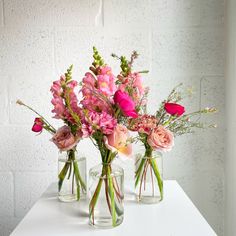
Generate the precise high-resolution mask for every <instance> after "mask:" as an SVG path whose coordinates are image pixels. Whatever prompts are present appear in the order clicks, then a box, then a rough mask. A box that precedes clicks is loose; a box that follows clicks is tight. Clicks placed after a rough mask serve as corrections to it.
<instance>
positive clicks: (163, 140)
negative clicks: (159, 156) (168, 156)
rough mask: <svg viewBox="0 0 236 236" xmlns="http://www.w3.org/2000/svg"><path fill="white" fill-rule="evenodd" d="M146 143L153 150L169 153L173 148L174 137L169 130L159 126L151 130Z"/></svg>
mask: <svg viewBox="0 0 236 236" xmlns="http://www.w3.org/2000/svg"><path fill="white" fill-rule="evenodd" d="M147 142H148V144H149V145H150V146H151V147H152V148H153V149H157V150H161V151H170V150H171V149H172V147H173V146H174V136H173V134H172V133H171V132H170V131H169V130H167V129H165V128H164V127H163V126H160V125H159V126H157V127H156V128H154V129H153V130H152V132H151V133H150V135H149V136H148V138H147Z"/></svg>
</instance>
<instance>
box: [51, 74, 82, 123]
mask: <svg viewBox="0 0 236 236" xmlns="http://www.w3.org/2000/svg"><path fill="white" fill-rule="evenodd" d="M77 85H78V82H77V81H75V80H70V81H69V82H66V78H65V76H64V75H62V76H61V77H60V79H59V80H57V81H54V82H53V84H52V86H51V89H50V91H51V92H52V94H53V99H52V100H51V103H52V104H53V106H54V109H53V110H52V112H53V113H55V115H54V118H56V119H63V120H67V121H69V122H71V123H72V124H73V123H75V121H74V119H73V117H72V115H71V114H70V111H69V109H68V107H66V102H65V99H66V98H65V96H68V98H69V99H68V100H69V104H67V105H70V108H71V109H72V111H73V112H74V113H77V114H80V113H81V109H80V108H79V106H78V99H77V96H76V94H75V92H74V89H75V87H76V86H77Z"/></svg>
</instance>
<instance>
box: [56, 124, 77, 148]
mask: <svg viewBox="0 0 236 236" xmlns="http://www.w3.org/2000/svg"><path fill="white" fill-rule="evenodd" d="M79 139H80V137H75V136H74V135H73V134H72V133H71V129H70V127H68V126H66V125H64V126H62V127H61V128H59V129H58V130H57V132H56V133H55V134H54V135H53V137H52V141H53V143H54V144H56V146H57V147H58V148H59V149H60V150H61V151H68V150H70V149H72V148H73V147H75V146H76V145H77V143H78V142H79Z"/></svg>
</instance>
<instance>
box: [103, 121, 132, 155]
mask: <svg viewBox="0 0 236 236" xmlns="http://www.w3.org/2000/svg"><path fill="white" fill-rule="evenodd" d="M128 138H129V131H128V129H127V128H126V127H125V126H123V125H121V124H118V125H117V126H116V128H115V130H114V132H113V133H112V134H110V135H107V136H105V144H106V147H107V148H108V149H110V150H111V151H114V152H119V153H121V154H124V155H126V156H128V155H130V154H131V153H132V145H131V144H130V143H128Z"/></svg>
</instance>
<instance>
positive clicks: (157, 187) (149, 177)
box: [135, 151, 163, 204]
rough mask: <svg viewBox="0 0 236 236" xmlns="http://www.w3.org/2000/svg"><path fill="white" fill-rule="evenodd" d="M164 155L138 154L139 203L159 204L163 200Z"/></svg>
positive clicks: (155, 153)
mask: <svg viewBox="0 0 236 236" xmlns="http://www.w3.org/2000/svg"><path fill="white" fill-rule="evenodd" d="M162 169H163V168H162V154H161V153H160V152H156V151H152V152H144V153H138V154H137V155H136V160H135V195H136V199H137V201H138V202H142V203H148V204H153V203H158V202H160V201H161V200H162V199H163V174H162V172H163V171H162Z"/></svg>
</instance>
